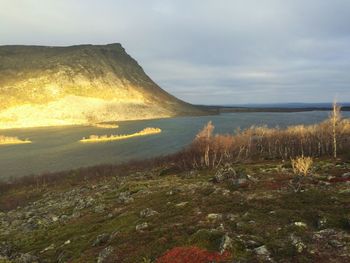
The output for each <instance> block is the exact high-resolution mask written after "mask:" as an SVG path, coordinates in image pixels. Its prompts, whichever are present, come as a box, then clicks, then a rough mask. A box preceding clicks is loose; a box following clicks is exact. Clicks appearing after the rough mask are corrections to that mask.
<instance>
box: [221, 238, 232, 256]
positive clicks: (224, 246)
mask: <svg viewBox="0 0 350 263" xmlns="http://www.w3.org/2000/svg"><path fill="white" fill-rule="evenodd" d="M230 248H232V239H231V238H230V237H229V236H228V234H225V235H224V236H223V237H222V239H221V242H220V247H219V251H220V253H221V254H223V253H224V252H225V251H226V250H228V249H230Z"/></svg>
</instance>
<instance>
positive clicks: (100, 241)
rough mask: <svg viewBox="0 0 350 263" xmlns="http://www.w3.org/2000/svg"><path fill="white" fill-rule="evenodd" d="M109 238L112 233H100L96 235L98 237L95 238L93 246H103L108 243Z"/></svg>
mask: <svg viewBox="0 0 350 263" xmlns="http://www.w3.org/2000/svg"><path fill="white" fill-rule="evenodd" d="M109 238H110V235H109V234H106V233H104V234H101V235H98V236H97V237H96V239H95V240H94V242H93V243H92V246H94V247H96V246H101V245H103V244H105V243H107V242H108V240H109Z"/></svg>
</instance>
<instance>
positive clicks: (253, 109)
mask: <svg viewBox="0 0 350 263" xmlns="http://www.w3.org/2000/svg"><path fill="white" fill-rule="evenodd" d="M200 107H207V108H208V109H209V110H211V111H213V112H214V111H215V112H217V113H218V114H220V113H229V112H235V113H247V112H248V113H249V112H252V113H253V112H307V111H331V110H332V108H331V107H238V106H200ZM341 110H342V111H350V106H344V107H342V108H341Z"/></svg>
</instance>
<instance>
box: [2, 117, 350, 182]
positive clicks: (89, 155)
mask: <svg viewBox="0 0 350 263" xmlns="http://www.w3.org/2000/svg"><path fill="white" fill-rule="evenodd" d="M328 115H329V113H328V112H323V111H313V112H296V113H225V114H221V115H216V116H202V117H178V118H169V119H157V120H140V121H123V122H118V125H119V128H117V129H101V128H96V127H89V126H65V127H45V128H29V129H13V130H1V131H0V134H3V135H8V136H18V137H20V138H22V139H26V138H28V139H30V140H31V141H32V142H33V143H32V144H22V145H6V146H5V145H2V146H0V180H5V179H9V178H13V177H18V176H24V175H29V174H39V173H44V172H53V171H61V170H67V169H73V168H78V167H83V166H93V165H97V164H103V163H115V164H117V163H122V162H125V161H128V160H132V159H143V158H150V157H155V156H159V155H164V154H169V153H173V152H176V151H178V150H180V149H182V148H183V147H184V146H186V145H188V144H189V143H190V142H191V141H192V139H193V138H194V136H195V135H196V134H197V132H198V131H199V130H200V129H201V128H202V127H203V126H204V125H205V124H206V123H207V122H208V121H210V120H211V121H212V122H213V124H214V125H215V132H218V133H233V132H234V130H235V129H236V128H239V127H240V128H243V129H244V128H247V127H249V126H251V125H264V124H266V125H268V126H269V127H276V126H279V127H286V126H289V125H295V124H312V123H317V122H320V121H322V120H324V119H326V118H327V117H328ZM343 116H344V117H347V118H349V117H350V112H343ZM145 127H157V128H161V129H162V133H160V134H156V135H149V136H143V137H135V138H130V139H127V140H120V141H110V142H104V143H85V144H84V143H80V142H79V140H80V139H82V137H87V136H89V135H91V134H97V135H103V134H108V135H110V134H129V133H134V132H137V131H140V130H142V129H143V128H145Z"/></svg>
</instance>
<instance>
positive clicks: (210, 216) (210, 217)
mask: <svg viewBox="0 0 350 263" xmlns="http://www.w3.org/2000/svg"><path fill="white" fill-rule="evenodd" d="M207 219H208V220H212V221H216V220H221V219H222V214H215V213H212V214H208V215H207Z"/></svg>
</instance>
